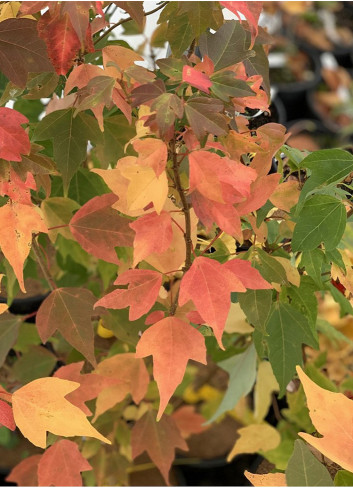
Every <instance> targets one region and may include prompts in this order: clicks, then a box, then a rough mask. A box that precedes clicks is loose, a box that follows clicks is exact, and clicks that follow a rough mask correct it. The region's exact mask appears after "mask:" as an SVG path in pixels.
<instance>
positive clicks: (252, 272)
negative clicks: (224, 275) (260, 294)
mask: <svg viewBox="0 0 353 489" xmlns="http://www.w3.org/2000/svg"><path fill="white" fill-rule="evenodd" d="M223 267H224V268H226V269H227V270H229V271H230V272H232V273H234V275H235V276H236V277H237V278H238V279H239V280H240V281H241V283H242V284H243V285H244V287H246V288H247V289H253V290H258V289H272V286H271V284H269V283H268V282H267V281H266V280H265V279H264V278H262V276H261V275H260V272H259V271H258V270H256V268H253V267H252V266H251V263H250V262H249V261H248V260H239V259H236V258H235V259H234V260H229V261H227V262H226V263H224V264H223Z"/></svg>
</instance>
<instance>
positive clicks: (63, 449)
mask: <svg viewBox="0 0 353 489" xmlns="http://www.w3.org/2000/svg"><path fill="white" fill-rule="evenodd" d="M86 470H92V467H91V466H90V464H89V463H88V462H87V460H86V459H85V458H84V457H83V456H82V455H81V453H80V451H79V449H78V446H77V444H76V443H74V442H73V441H69V440H59V441H57V442H56V443H54V445H52V446H51V447H49V448H48V449H47V450H46V451H45V452H44V453H43V455H42V457H41V459H40V461H39V465H38V485H39V486H47V487H50V486H69V487H78V486H82V476H81V472H85V471H86Z"/></svg>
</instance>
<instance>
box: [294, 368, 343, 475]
mask: <svg viewBox="0 0 353 489" xmlns="http://www.w3.org/2000/svg"><path fill="white" fill-rule="evenodd" d="M297 372H298V375H299V378H300V380H301V383H302V385H303V388H304V391H305V395H306V399H307V405H308V408H309V415H310V418H311V420H312V422H313V425H314V426H315V428H316V429H317V431H318V432H319V433H320V434H321V435H322V438H316V437H314V436H311V435H308V434H307V433H299V435H300V436H301V437H302V438H304V440H305V441H307V442H308V443H310V445H312V446H313V447H315V448H316V449H317V450H319V451H320V452H321V453H322V454H323V455H325V457H328V458H329V459H331V460H332V461H333V462H336V463H337V464H339V465H340V466H341V467H343V468H344V469H346V470H349V471H350V472H353V432H352V426H353V401H352V400H350V399H348V397H346V396H345V395H344V394H341V393H338V392H330V391H327V390H326V389H322V388H321V387H319V386H318V385H316V384H315V383H314V382H313V381H312V380H310V379H309V377H308V376H307V375H306V374H305V373H304V372H303V370H302V369H301V368H300V367H299V366H298V367H297Z"/></svg>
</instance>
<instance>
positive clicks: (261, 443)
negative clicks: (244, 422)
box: [227, 423, 281, 462]
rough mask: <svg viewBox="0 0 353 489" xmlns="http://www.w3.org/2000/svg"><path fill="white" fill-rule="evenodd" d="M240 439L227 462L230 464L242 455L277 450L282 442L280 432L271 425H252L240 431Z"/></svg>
mask: <svg viewBox="0 0 353 489" xmlns="http://www.w3.org/2000/svg"><path fill="white" fill-rule="evenodd" d="M238 433H239V435H240V437H239V438H238V439H237V441H236V442H235V445H234V447H233V448H232V450H231V452H230V454H229V455H228V457H227V461H228V462H230V461H231V460H233V458H234V457H235V456H236V455H238V454H240V453H256V452H258V451H259V450H263V451H264V452H267V451H268V450H272V449H273V448H276V447H277V446H278V445H279V444H280V441H281V436H280V434H279V433H278V431H277V430H276V429H275V428H273V427H272V426H270V425H269V424H265V423H262V424H251V425H249V426H245V428H240V429H239V430H238Z"/></svg>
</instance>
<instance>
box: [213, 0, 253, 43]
mask: <svg viewBox="0 0 353 489" xmlns="http://www.w3.org/2000/svg"><path fill="white" fill-rule="evenodd" d="M219 3H220V4H221V5H223V7H226V8H227V9H228V10H230V11H231V12H233V14H235V15H236V16H237V17H238V19H239V20H241V18H240V16H239V14H238V12H240V13H242V14H243V15H244V17H245V18H246V20H247V21H248V22H249V26H250V32H251V46H250V47H252V46H253V45H254V42H255V37H256V36H257V32H258V26H257V24H258V22H259V17H260V13H261V10H262V2H254V1H251V2H223V1H221V2H219Z"/></svg>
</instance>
